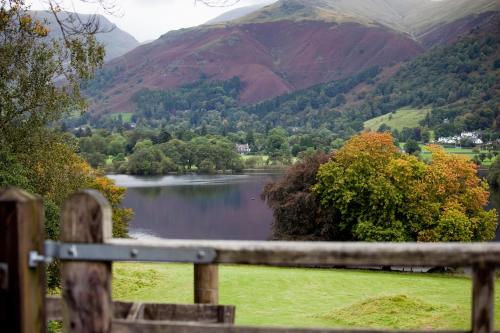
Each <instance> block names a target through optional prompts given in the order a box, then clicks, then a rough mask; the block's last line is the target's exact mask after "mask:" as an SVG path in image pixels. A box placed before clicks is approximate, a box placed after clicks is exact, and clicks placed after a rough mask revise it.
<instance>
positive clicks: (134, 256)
mask: <svg viewBox="0 0 500 333" xmlns="http://www.w3.org/2000/svg"><path fill="white" fill-rule="evenodd" d="M138 255H139V250H137V249H132V250H130V257H132V258H137V256H138Z"/></svg>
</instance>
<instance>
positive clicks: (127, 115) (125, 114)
mask: <svg viewBox="0 0 500 333" xmlns="http://www.w3.org/2000/svg"><path fill="white" fill-rule="evenodd" d="M120 115H121V116H122V120H123V122H124V123H130V121H131V120H132V115H133V113H132V112H117V113H112V114H110V115H109V117H110V118H111V119H113V120H116V119H118V117H119V116H120Z"/></svg>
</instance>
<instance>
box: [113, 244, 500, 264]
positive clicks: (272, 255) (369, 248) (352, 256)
mask: <svg viewBox="0 0 500 333" xmlns="http://www.w3.org/2000/svg"><path fill="white" fill-rule="evenodd" d="M106 244H113V245H117V246H126V247H127V248H129V247H134V246H138V247H139V246H141V247H142V246H143V247H152V248H161V249H164V250H167V249H172V250H173V251H174V250H175V251H179V250H180V249H185V250H186V251H191V250H192V249H197V248H200V247H201V248H208V249H212V250H214V251H215V252H216V256H215V258H214V259H213V261H212V263H219V264H252V265H289V266H293V265H337V266H354V265H380V266H388V265H390V266H453V267H469V266H474V265H483V264H493V265H500V243H498V244H497V243H470V244H464V243H364V242H280V241H205V240H184V239H182V240H170V239H165V240H147V241H141V240H134V239H116V238H114V239H109V240H107V241H106Z"/></svg>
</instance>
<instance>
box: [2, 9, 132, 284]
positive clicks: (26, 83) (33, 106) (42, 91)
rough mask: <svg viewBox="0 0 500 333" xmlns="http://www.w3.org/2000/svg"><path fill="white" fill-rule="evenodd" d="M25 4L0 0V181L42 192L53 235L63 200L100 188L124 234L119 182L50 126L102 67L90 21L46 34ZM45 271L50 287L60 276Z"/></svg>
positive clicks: (76, 105)
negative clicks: (97, 169)
mask: <svg viewBox="0 0 500 333" xmlns="http://www.w3.org/2000/svg"><path fill="white" fill-rule="evenodd" d="M49 4H52V5H53V3H52V2H51V1H49ZM28 9H29V8H28V6H27V5H26V4H25V2H24V1H23V0H0V73H1V74H0V157H1V159H0V161H2V162H0V164H1V167H2V169H1V171H0V185H2V186H4V185H16V186H21V187H23V188H25V189H27V190H29V191H32V192H35V193H37V194H39V195H41V196H42V197H43V199H44V208H45V229H46V234H47V237H49V238H52V239H57V237H58V231H59V217H58V214H59V209H58V207H59V206H60V205H61V204H62V202H63V200H64V199H66V197H67V196H68V195H69V194H70V193H72V192H74V191H76V190H78V189H81V188H89V187H90V188H98V189H101V190H103V192H105V194H107V198H108V200H110V202H111V203H112V207H113V213H114V216H115V218H114V221H115V222H116V223H115V225H114V226H113V230H114V232H115V235H118V236H124V235H126V234H127V230H126V226H127V222H128V220H129V219H130V217H131V212H130V211H129V210H125V209H123V208H120V207H119V204H118V203H119V202H120V201H121V199H122V198H123V195H124V189H122V188H119V187H117V186H115V185H114V183H113V182H112V181H110V180H105V181H104V182H102V181H101V180H104V179H105V178H103V177H102V175H100V174H97V173H96V172H95V171H94V170H92V169H91V168H90V166H89V165H88V164H87V163H86V162H85V161H83V160H82V159H81V158H80V157H78V155H76V150H77V144H76V142H75V140H73V139H72V138H71V137H69V136H68V135H67V134H64V133H59V132H57V131H56V130H55V129H54V128H53V127H50V126H49V125H52V124H54V122H55V121H57V120H60V119H61V117H62V116H63V115H65V114H66V113H68V112H69V111H75V112H78V111H84V108H85V100H84V98H83V97H82V95H81V94H80V82H81V81H82V80H86V79H88V78H90V77H91V75H92V73H93V72H94V70H95V69H96V68H98V67H99V66H101V64H102V62H103V56H104V48H103V46H102V45H100V44H98V43H97V42H96V40H95V37H94V34H95V32H96V31H95V30H93V28H92V24H90V25H83V26H81V27H80V28H75V27H73V28H72V27H71V26H69V25H68V24H67V23H64V22H62V21H59V24H60V27H61V31H62V32H63V38H62V39H60V40H54V39H51V38H49V37H48V29H47V28H46V27H45V26H44V23H43V22H41V21H38V20H36V19H34V18H33V17H32V16H31V15H30V12H29V11H28ZM52 9H53V10H54V14H55V15H57V12H58V9H57V8H55V7H52ZM4 158H5V159H4ZM4 168H5V169H4ZM49 273H50V274H49V286H52V287H53V286H56V285H57V283H58V279H57V276H58V275H57V274H54V272H53V270H49Z"/></svg>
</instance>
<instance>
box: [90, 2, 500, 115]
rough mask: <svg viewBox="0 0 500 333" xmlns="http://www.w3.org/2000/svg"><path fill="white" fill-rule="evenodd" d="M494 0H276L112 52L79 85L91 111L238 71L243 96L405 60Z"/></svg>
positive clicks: (120, 107) (258, 96)
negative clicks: (116, 53) (86, 87)
mask: <svg viewBox="0 0 500 333" xmlns="http://www.w3.org/2000/svg"><path fill="white" fill-rule="evenodd" d="M497 9H499V4H498V1H496V0H477V1H476V0H474V1H472V0H459V1H454V0H453V1H452V0H443V1H441V2H439V3H436V2H435V1H430V0H404V1H401V0H352V1H347V0H336V1H332V0H287V1H278V2H276V3H273V4H271V5H268V6H265V7H264V8H262V9H259V10H257V11H255V12H252V13H250V14H248V15H246V16H244V17H241V18H239V19H236V20H234V21H232V22H229V23H223V24H221V23H218V24H214V25H205V26H200V27H197V28H191V29H183V30H179V31H173V32H169V33H167V34H165V35H163V36H162V37H161V38H160V39H158V40H156V41H154V42H152V43H149V44H147V45H142V46H140V47H138V48H136V49H135V50H133V51H131V52H129V53H127V54H125V55H124V56H122V57H119V58H117V59H115V60H114V61H112V62H110V63H109V64H108V65H106V66H105V68H104V69H103V70H102V71H101V72H100V73H99V74H98V76H97V78H96V80H94V81H93V82H91V83H90V84H89V87H90V89H89V90H88V91H87V92H88V94H89V95H90V96H91V97H93V100H94V103H93V106H92V109H93V111H94V112H98V113H102V112H104V113H108V112H134V106H133V103H131V98H132V96H133V95H134V94H135V93H137V92H138V91H140V90H142V89H145V88H146V89H152V90H168V89H173V88H176V87H180V86H183V85H186V84H192V83H195V82H197V81H200V80H222V81H223V80H228V79H231V78H233V77H238V78H239V79H240V80H241V83H242V89H241V93H240V95H239V97H238V103H239V104H240V105H249V104H253V103H256V102H260V101H262V100H266V99H269V98H273V97H276V96H280V95H283V94H287V93H291V92H293V91H296V90H301V89H304V88H307V87H310V86H313V85H316V84H318V83H322V82H328V81H332V80H342V79H344V78H349V77H350V76H352V75H355V74H357V73H360V72H362V71H364V70H366V69H369V68H372V67H374V66H381V67H385V66H389V65H394V64H396V63H401V62H404V61H407V60H410V59H412V58H414V57H416V56H417V55H419V54H421V53H423V52H424V51H425V49H426V48H430V47H431V46H433V45H435V44H441V43H452V42H453V41H455V40H456V39H457V38H459V37H460V36H462V35H466V34H468V33H469V32H470V30H471V29H476V28H478V27H481V26H483V25H487V24H488V22H490V21H491V20H492V19H493V18H494V17H495V15H496V14H495V12H492V11H491V10H497ZM429 12H432V15H427V13H429ZM478 13H480V14H478ZM229 14H230V13H229ZM233 14H234V13H233ZM457 18H458V20H457ZM422 20H424V21H425V22H426V24H424V25H423V24H422Z"/></svg>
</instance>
